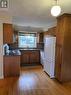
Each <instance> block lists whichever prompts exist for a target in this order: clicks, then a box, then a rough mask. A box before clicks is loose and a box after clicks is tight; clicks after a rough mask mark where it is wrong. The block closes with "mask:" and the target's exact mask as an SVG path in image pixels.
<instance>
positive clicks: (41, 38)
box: [39, 32, 44, 43]
mask: <svg viewBox="0 0 71 95" xmlns="http://www.w3.org/2000/svg"><path fill="white" fill-rule="evenodd" d="M43 40H44V33H43V32H41V33H39V42H40V43H42V42H43Z"/></svg>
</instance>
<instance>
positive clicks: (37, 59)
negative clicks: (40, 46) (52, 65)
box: [30, 51, 40, 63]
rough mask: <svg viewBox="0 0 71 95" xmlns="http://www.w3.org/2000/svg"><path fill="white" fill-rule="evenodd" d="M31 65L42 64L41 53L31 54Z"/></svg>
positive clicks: (34, 52) (32, 52) (33, 52)
mask: <svg viewBox="0 0 71 95" xmlns="http://www.w3.org/2000/svg"><path fill="white" fill-rule="evenodd" d="M30 63H40V52H39V51H31V52H30Z"/></svg>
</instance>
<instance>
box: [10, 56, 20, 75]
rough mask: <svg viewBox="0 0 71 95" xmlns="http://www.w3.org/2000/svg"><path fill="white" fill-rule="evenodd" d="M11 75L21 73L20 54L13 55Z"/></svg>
mask: <svg viewBox="0 0 71 95" xmlns="http://www.w3.org/2000/svg"><path fill="white" fill-rule="evenodd" d="M10 61H11V65H10V66H11V71H10V73H11V76H17V75H20V56H14V57H11V60H10Z"/></svg>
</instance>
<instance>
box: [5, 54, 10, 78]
mask: <svg viewBox="0 0 71 95" xmlns="http://www.w3.org/2000/svg"><path fill="white" fill-rule="evenodd" d="M10 70H11V66H10V60H9V58H8V57H5V56H4V77H9V76H11V72H10Z"/></svg>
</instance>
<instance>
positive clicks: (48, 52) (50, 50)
mask: <svg viewBox="0 0 71 95" xmlns="http://www.w3.org/2000/svg"><path fill="white" fill-rule="evenodd" d="M55 46H56V37H50V36H49V37H46V38H45V39H44V59H45V60H44V71H45V72H46V73H47V74H48V75H49V76H50V78H54V70H55Z"/></svg>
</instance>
